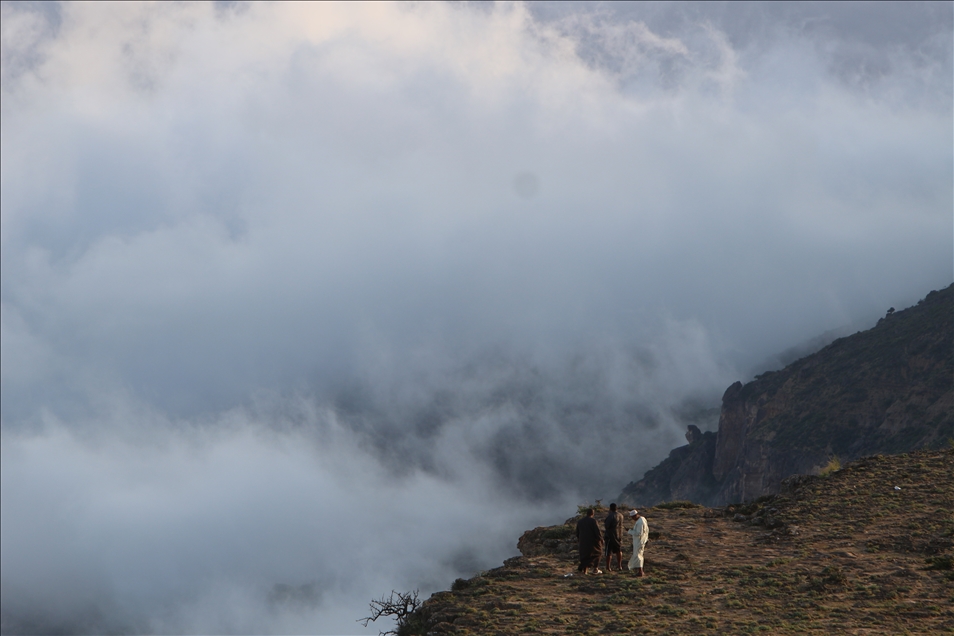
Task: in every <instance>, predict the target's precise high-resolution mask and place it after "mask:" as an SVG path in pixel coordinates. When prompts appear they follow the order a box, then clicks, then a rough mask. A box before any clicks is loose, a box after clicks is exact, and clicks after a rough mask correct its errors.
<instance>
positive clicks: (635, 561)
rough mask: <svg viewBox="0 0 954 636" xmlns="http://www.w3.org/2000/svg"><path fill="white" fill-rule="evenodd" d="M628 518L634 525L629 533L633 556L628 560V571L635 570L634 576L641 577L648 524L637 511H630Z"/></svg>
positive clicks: (647, 537)
mask: <svg viewBox="0 0 954 636" xmlns="http://www.w3.org/2000/svg"><path fill="white" fill-rule="evenodd" d="M629 516H630V518H632V519H635V520H636V525H634V526H633V528H632V529H631V530H630V531H629V534H631V535H633V556H632V557H631V558H630V559H629V569H630V570H636V576H643V549H644V548H645V547H646V542H647V541H649V522H648V521H646V517H644V516H642V515H641V514H639V511H638V510H630V511H629Z"/></svg>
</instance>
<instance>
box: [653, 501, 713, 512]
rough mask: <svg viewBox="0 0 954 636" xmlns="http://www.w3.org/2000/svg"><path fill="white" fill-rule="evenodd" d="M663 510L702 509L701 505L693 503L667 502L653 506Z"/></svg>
mask: <svg viewBox="0 0 954 636" xmlns="http://www.w3.org/2000/svg"><path fill="white" fill-rule="evenodd" d="M653 507H654V508H660V509H662V510H678V509H680V508H702V506H701V505H700V504H697V503H693V502H691V501H666V502H663V503H660V504H656V505H655V506H653Z"/></svg>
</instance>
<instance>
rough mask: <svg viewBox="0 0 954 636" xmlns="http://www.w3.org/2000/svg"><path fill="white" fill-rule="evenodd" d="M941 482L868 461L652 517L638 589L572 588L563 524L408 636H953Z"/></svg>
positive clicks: (948, 491) (436, 599) (426, 615)
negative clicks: (744, 500) (769, 494)
mask: <svg viewBox="0 0 954 636" xmlns="http://www.w3.org/2000/svg"><path fill="white" fill-rule="evenodd" d="M952 476H954V451H951V450H945V451H935V452H924V453H912V454H909V455H901V456H895V457H880V456H879V457H872V458H868V459H864V460H861V461H859V462H855V463H852V464H849V465H847V466H845V467H844V468H843V469H841V470H839V471H837V472H832V473H831V474H830V476H829V477H828V478H825V479H820V478H807V479H802V480H800V481H799V482H798V485H797V487H796V488H795V489H794V490H793V491H791V492H788V493H785V494H783V495H780V496H777V497H773V498H763V499H762V500H760V501H758V502H753V503H750V504H746V505H739V506H728V507H726V508H724V509H708V508H701V507H696V508H693V507H672V506H670V507H668V508H666V507H658V508H652V509H649V510H648V511H646V516H647V518H648V520H649V523H650V530H651V531H652V534H651V535H650V536H651V540H650V543H649V545H648V546H647V549H646V573H647V576H646V577H644V578H636V577H635V576H633V575H632V574H630V573H629V572H625V571H624V572H612V573H605V574H603V575H599V576H586V577H583V576H579V575H577V574H576V573H575V570H576V568H575V564H576V553H575V551H574V545H573V536H572V524H573V523H574V522H575V519H571V520H569V521H568V524H567V525H564V526H554V527H551V528H537V529H536V530H533V531H531V532H529V533H527V534H526V535H524V537H523V538H522V539H521V549H522V550H523V552H524V554H527V555H528V556H521V557H515V558H513V559H509V560H508V561H507V562H506V563H505V564H504V566H503V567H500V568H497V569H494V570H490V571H488V572H484V573H482V574H481V575H480V576H477V577H474V578H472V579H469V580H467V581H462V580H461V581H458V582H456V583H455V585H454V591H451V592H440V593H438V594H435V595H434V596H433V597H432V598H431V599H429V600H428V601H427V602H426V603H425V604H424V606H423V607H422V609H421V610H419V613H418V615H417V616H416V619H418V620H419V622H418V627H417V629H418V630H420V631H418V632H417V633H424V632H425V631H426V633H432V634H624V633H637V632H639V633H650V634H663V633H665V634H758V633H768V634H906V633H909V634H916V633H917V634H944V633H954V573H952V570H951V554H952V544H954V518H952V511H954V477H952ZM896 487H897V488H900V490H896ZM627 523H628V522H627ZM628 558H629V554H628V553H624V559H628ZM624 567H625V563H624ZM569 573H573V575H572V576H570V577H565V575H566V574H569ZM409 633H412V632H409Z"/></svg>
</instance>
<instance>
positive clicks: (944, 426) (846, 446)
mask: <svg viewBox="0 0 954 636" xmlns="http://www.w3.org/2000/svg"><path fill="white" fill-rule="evenodd" d="M689 437H690V439H691V442H690V444H689V445H688V446H683V447H680V448H677V449H675V450H674V451H673V452H672V453H671V454H670V456H669V458H667V459H666V460H664V461H663V462H662V463H661V464H660V465H659V466H657V467H656V468H654V469H653V470H651V471H649V472H647V473H646V475H645V476H644V477H643V479H641V480H639V481H637V482H633V483H630V484H629V485H628V486H626V488H625V489H624V490H623V492H622V494H621V495H620V500H621V501H623V502H625V503H627V504H631V505H641V506H646V505H652V504H655V503H658V502H660V501H669V500H674V499H689V500H692V501H695V502H699V503H705V504H708V505H724V504H726V503H729V502H733V501H747V500H751V499H755V498H757V497H760V496H763V495H767V494H771V493H773V492H777V490H778V487H779V484H780V482H781V481H782V479H784V478H785V477H787V476H789V475H793V474H800V473H812V472H818V470H819V469H820V468H821V467H823V466H825V465H826V464H827V463H828V462H829V461H830V459H831V458H833V457H838V458H839V459H840V460H841V461H847V460H852V459H855V458H858V457H862V456H865V455H871V454H875V453H901V452H907V451H911V450H914V449H918V448H938V447H940V446H942V445H943V444H944V443H945V442H946V440H948V439H951V438H952V437H954V285H951V286H949V287H947V288H945V289H943V290H941V291H934V292H931V293H930V294H928V295H927V297H925V298H924V300H922V301H920V302H919V303H918V304H917V305H916V306H914V307H910V308H908V309H905V310H903V311H898V312H894V311H892V312H889V314H888V315H887V316H886V317H885V318H883V319H881V320H880V321H879V322H878V324H877V326H875V327H874V328H872V329H869V330H868V331H864V332H859V333H856V334H854V335H851V336H847V337H845V338H839V339H838V340H835V341H834V342H832V343H831V344H830V345H828V346H827V347H825V348H823V349H822V350H820V351H818V352H816V353H814V354H812V355H810V356H806V357H804V358H802V359H800V360H797V361H795V362H793V363H792V364H790V365H789V366H787V367H785V368H784V369H782V370H780V371H774V372H770V373H765V374H763V375H761V376H759V377H757V378H756V379H755V380H753V381H752V382H749V383H748V384H745V385H743V384H742V383H740V382H736V383H735V384H733V385H732V386H730V387H729V388H728V390H726V392H725V395H724V396H723V398H722V412H721V415H720V417H719V430H718V432H717V433H705V434H698V433H696V434H693V432H692V431H690V435H689Z"/></svg>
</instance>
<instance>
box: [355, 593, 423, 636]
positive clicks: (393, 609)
mask: <svg viewBox="0 0 954 636" xmlns="http://www.w3.org/2000/svg"><path fill="white" fill-rule="evenodd" d="M417 594H418V590H414V591H413V592H396V591H394V590H391V595H390V596H388V597H387V598H385V597H383V596H382V597H381V598H380V599H373V600H372V601H371V605H370V607H371V615H370V616H366V617H364V618H359V619H358V622H359V623H362V624H363V625H364V626H365V627H367V626H368V623H372V622H374V621H376V620H378V619H379V618H381V617H382V616H386V617H392V618H394V619H395V620H397V626H398V628H399V629H400V628H401V626H402V625H404V623H405V622H406V621H407V618H408V616H409V615H410V614H411V613H412V612H414V610H416V609H417V608H418V607H420V605H421V601H420V599H419V598H418V595H417ZM397 633H398V632H396V631H394V630H388V631H386V632H379V636H387V635H388V634H397Z"/></svg>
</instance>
